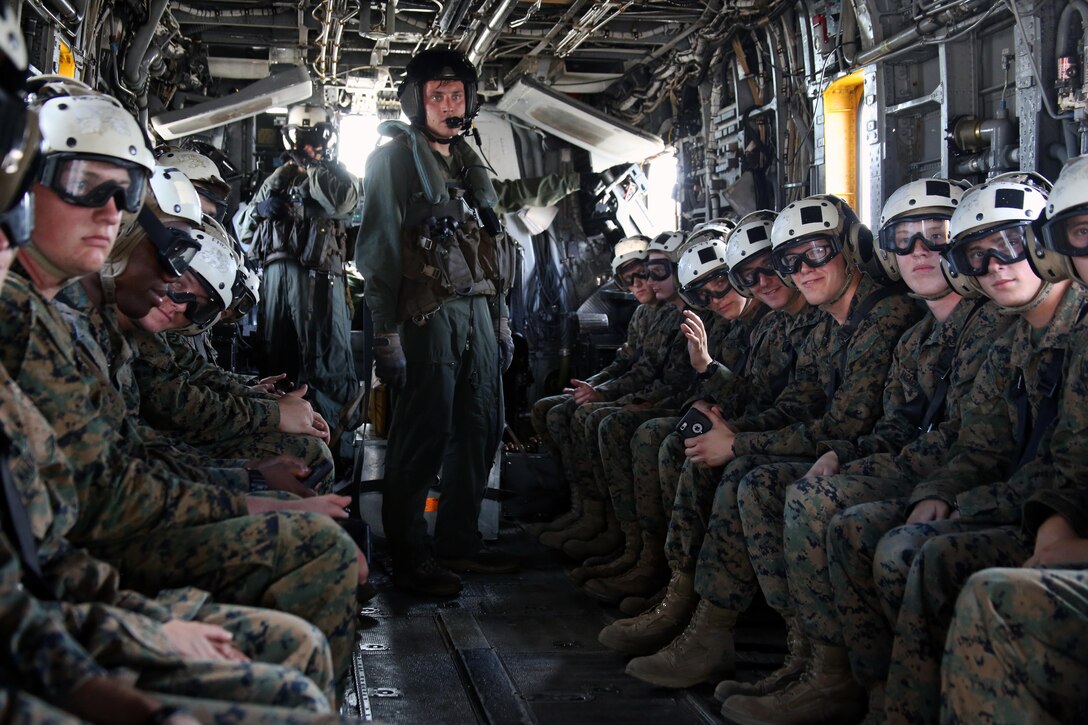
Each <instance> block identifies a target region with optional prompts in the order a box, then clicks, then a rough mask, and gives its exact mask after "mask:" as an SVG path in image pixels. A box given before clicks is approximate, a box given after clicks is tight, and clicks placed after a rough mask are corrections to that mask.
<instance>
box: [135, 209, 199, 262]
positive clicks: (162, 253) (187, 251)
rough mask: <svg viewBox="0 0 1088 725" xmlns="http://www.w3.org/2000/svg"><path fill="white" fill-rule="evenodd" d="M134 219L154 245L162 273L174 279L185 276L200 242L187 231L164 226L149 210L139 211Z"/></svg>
mask: <svg viewBox="0 0 1088 725" xmlns="http://www.w3.org/2000/svg"><path fill="white" fill-rule="evenodd" d="M136 219H137V221H138V222H139V223H140V226H141V227H142V228H143V230H144V232H145V233H146V234H147V237H148V239H150V240H151V244H152V245H154V247H155V256H156V257H157V258H158V261H159V266H160V267H162V269H163V271H164V272H167V273H169V274H172V275H174V276H175V277H180V276H181V275H183V274H185V273H186V272H187V271H188V270H189V264H190V263H192V261H193V257H195V256H196V253H197V252H199V251H200V242H198V241H196V240H195V239H193V237H192V236H191V234H190V233H189V232H187V231H182V230H181V229H175V228H173V227H168V226H166V225H165V224H163V223H162V222H161V221H159V219H158V217H156V216H155V213H154V212H152V211H151V210H150V209H147V208H144V209H141V210H140V214H139V216H137V217H136Z"/></svg>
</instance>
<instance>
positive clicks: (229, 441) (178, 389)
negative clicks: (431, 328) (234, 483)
mask: <svg viewBox="0 0 1088 725" xmlns="http://www.w3.org/2000/svg"><path fill="white" fill-rule="evenodd" d="M125 338H126V339H127V341H128V343H129V344H130V345H131V346H132V347H133V349H134V350H135V351H136V357H135V359H134V360H133V361H132V371H133V374H134V376H135V379H136V384H137V386H138V387H139V394H140V409H139V412H140V415H141V417H143V419H144V420H146V421H147V422H148V423H149V424H150V425H151V426H153V427H154V428H155V429H156V430H158V431H161V432H163V433H164V434H166V435H169V436H171V437H173V438H175V439H177V440H181V441H183V442H185V443H187V444H190V445H192V446H196V447H198V448H199V449H200V450H201V451H203V452H205V453H207V455H208V456H210V457H213V458H247V459H260V458H265V457H268V456H278V455H290V456H296V457H298V458H301V459H302V460H303V461H305V462H306V463H307V464H308V465H311V466H313V465H316V464H318V463H320V462H321V461H325V460H328V461H331V460H332V454H331V452H330V451H329V449H328V446H326V445H325V443H324V441H322V440H321V439H320V438H316V437H314V436H307V435H289V434H285V433H280V432H279V430H278V426H279V422H280V411H279V406H278V405H277V404H276V399H275V398H274V397H273V396H271V395H268V394H265V393H255V392H254V391H253V390H251V389H249V388H248V387H247V386H245V385H243V384H242V383H241V382H239V381H238V380H237V378H236V377H235V376H233V375H232V374H230V373H227V372H226V371H225V370H222V369H220V368H218V367H216V366H214V365H211V364H210V363H207V362H205V361H204V360H203V359H202V358H200V357H199V356H198V355H196V354H195V353H194V352H193V351H192V349H191V348H188V347H187V346H185V347H186V348H187V353H186V350H182V351H180V352H181V354H182V359H183V360H185V361H186V362H188V363H189V365H190V367H182V366H181V364H180V363H179V360H178V355H179V350H178V348H176V347H174V346H172V345H171V344H170V342H169V341H168V340H167V339H166V336H165V335H163V334H158V335H155V334H151V333H149V332H146V331H144V330H140V329H133V330H129V331H126V333H125ZM194 368H195V369H194ZM198 381H199V382H198ZM332 424H333V425H334V424H335V423H332ZM331 476H332V474H331V473H330V475H329V478H331Z"/></svg>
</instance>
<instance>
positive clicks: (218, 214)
mask: <svg viewBox="0 0 1088 725" xmlns="http://www.w3.org/2000/svg"><path fill="white" fill-rule="evenodd" d="M196 193H198V194H200V196H201V198H202V199H207V200H208V201H210V202H211V203H212V205H213V206H214V207H215V213H214V214H212V215H211V216H212V217H213V218H214V219H215V220H216V221H217V222H219V223H220V224H222V223H223V219H225V218H226V216H227V202H226V200H225V199H221V198H219V197H218V196H216V195H215V194H212V193H211V192H209V191H208V190H207V189H203V188H201V187H199V186H197V187H196Z"/></svg>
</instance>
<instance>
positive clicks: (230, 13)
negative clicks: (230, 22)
mask: <svg viewBox="0 0 1088 725" xmlns="http://www.w3.org/2000/svg"><path fill="white" fill-rule="evenodd" d="M170 7H171V8H172V9H173V10H176V11H178V12H181V13H185V14H186V15H189V16H191V17H194V18H201V19H204V20H210V19H213V18H253V17H263V16H269V15H277V14H280V11H279V10H276V9H275V8H252V9H246V8H232V9H228V10H215V9H210V8H200V7H197V6H195V5H189V4H188V3H179V2H173V3H170ZM289 15H291V17H294V13H289Z"/></svg>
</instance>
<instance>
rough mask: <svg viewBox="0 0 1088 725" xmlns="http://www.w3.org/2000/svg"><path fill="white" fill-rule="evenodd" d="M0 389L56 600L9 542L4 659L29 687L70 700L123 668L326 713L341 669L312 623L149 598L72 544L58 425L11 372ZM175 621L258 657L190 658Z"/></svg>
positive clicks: (70, 496)
mask: <svg viewBox="0 0 1088 725" xmlns="http://www.w3.org/2000/svg"><path fill="white" fill-rule="evenodd" d="M0 383H2V385H0V428H2V429H3V431H4V432H5V433H6V434H7V436H8V437H9V439H10V442H11V451H10V452H11V457H10V458H9V459H8V460H7V464H8V465H9V469H10V471H11V474H12V480H13V483H14V486H15V489H16V491H17V492H18V495H19V496H20V498H21V499H22V502H23V504H24V506H25V508H26V515H27V520H28V523H29V526H30V530H31V533H32V535H33V537H34V540H35V541H34V543H35V546H36V549H37V555H38V560H39V566H40V567H41V570H42V574H43V583H44V586H46V587H48V588H49V590H50V593H51V595H52V596H54V597H56V601H40V600H38V599H36V598H34V597H33V596H31V594H30V593H29V592H30V588H26V589H24V587H23V586H22V585H20V584H19V580H20V579H21V578H22V572H21V567H20V564H19V561H18V558H17V556H16V555H15V553H14V551H13V549H12V548H11V545H10V544H9V543H8V541H7V539H6V538H3V537H0V544H2V546H0V571H2V574H3V580H4V581H3V583H2V585H0V591H3V592H6V593H7V595H6V596H5V597H4V598H3V600H4V601H3V604H2V605H0V609H2V610H3V612H4V614H3V616H0V621H4V622H8V623H9V625H8V631H7V636H5V641H7V642H9V647H10V650H9V652H11V654H10V655H9V657H7V658H6V659H7V660H8V661H9V662H11V663H14V664H15V665H16V666H18V667H19V668H20V672H19V674H20V680H19V682H20V683H21V684H22V685H23V686H24V687H26V688H27V689H29V690H31V691H32V692H35V693H36V694H39V695H40V696H43V697H46V698H48V699H50V700H52V701H62V700H63V698H64V697H65V696H66V695H67V694H68V693H70V692H72V691H73V690H74V689H75V688H76V687H78V686H79V684H80V683H81V682H82V680H83V679H84V678H86V677H89V676H92V675H102V674H105V671H106V670H107V669H110V670H112V671H116V669H117V668H124V669H125V670H128V671H131V672H132V673H133V675H134V677H136V678H138V679H137V680H136V681H137V683H138V685H139V686H140V687H141V688H145V689H152V690H163V691H166V692H178V693H182V694H186V693H187V694H192V695H198V694H199V695H203V696H210V697H221V698H223V699H236V700H240V701H253V702H261V703H265V704H280V705H290V706H296V707H304V708H309V709H315V710H319V711H321V710H327V709H328V700H327V698H328V697H330V696H332V694H333V693H332V687H333V671H332V664H331V662H330V660H329V652H328V646H327V644H326V643H325V638H324V636H323V635H322V634H321V633H320V632H319V631H318V630H316V629H315V628H314V626H313V625H311V624H309V623H307V622H305V621H303V620H301V619H299V618H298V617H294V616H292V615H289V614H285V613H283V612H275V611H270V610H257V609H250V608H244V607H236V606H226V605H216V604H213V603H212V602H211V601H210V600H209V596H208V594H207V593H206V592H203V591H200V590H197V589H193V588H184V589H174V590H172V591H169V592H163V593H162V598H160V599H151V598H148V597H145V596H142V595H140V594H138V593H137V592H134V591H130V590H125V589H121V587H120V578H119V576H118V573H117V571H116V570H115V569H113V568H112V567H111V566H109V565H108V564H106V563H105V562H103V561H99V560H96V559H94V558H92V557H91V556H90V555H89V554H88V553H87V551H86V550H85V549H80V548H76V547H75V546H73V545H72V544H71V543H70V542H69V541H68V540H67V538H66V537H67V534H68V532H69V531H71V529H72V528H73V526H74V524H75V523H76V521H77V520H78V517H79V506H80V501H79V496H78V490H77V487H76V484H75V480H74V478H73V476H72V469H71V466H70V464H69V462H68V460H67V459H66V458H65V456H64V455H63V453H62V452H61V451H60V450H59V449H58V448H57V445H56V440H55V438H54V435H53V431H52V429H51V428H50V427H49V425H48V423H47V422H46V421H45V419H44V418H42V417H41V415H39V414H38V412H37V411H36V410H35V408H34V406H33V404H32V403H31V402H30V401H29V400H28V399H27V398H26V397H25V396H24V395H23V393H22V392H21V391H20V390H19V388H18V387H17V386H16V385H15V384H14V383H13V382H12V380H11V379H10V378H9V377H8V376H7V373H6V371H5V370H3V369H2V368H0ZM16 613H18V614H16ZM171 619H186V620H188V619H196V620H199V621H203V622H207V623H211V624H218V625H220V626H222V627H224V628H225V629H227V630H229V631H231V632H232V633H233V634H234V644H235V646H237V647H238V648H239V649H240V650H241V651H242V652H244V653H246V654H247V655H248V656H250V657H251V658H252V659H253V660H254V661H253V662H251V663H233V662H232V663H225V662H217V663H210V662H207V663H191V662H183V661H182V660H181V659H180V658H179V657H178V655H177V654H176V653H175V651H174V648H173V646H172V645H170V643H169V642H168V640H167V639H166V638H165V635H164V634H163V632H162V630H161V625H162V624H163V623H165V622H167V621H169V620H171ZM296 670H297V672H296ZM315 685H316V686H315ZM217 686H221V687H222V688H223V689H219V690H217V689H216V687H217Z"/></svg>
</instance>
